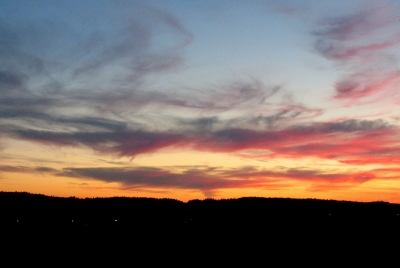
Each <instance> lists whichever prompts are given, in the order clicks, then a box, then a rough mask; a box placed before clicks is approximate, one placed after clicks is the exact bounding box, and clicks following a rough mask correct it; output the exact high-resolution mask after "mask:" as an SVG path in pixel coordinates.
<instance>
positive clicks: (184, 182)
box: [58, 166, 376, 195]
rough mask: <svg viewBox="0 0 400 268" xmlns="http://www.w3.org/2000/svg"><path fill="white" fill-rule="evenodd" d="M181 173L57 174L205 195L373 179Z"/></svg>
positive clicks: (248, 170) (301, 173)
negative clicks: (294, 183) (292, 182)
mask: <svg viewBox="0 0 400 268" xmlns="http://www.w3.org/2000/svg"><path fill="white" fill-rule="evenodd" d="M179 168H180V169H182V168H183V171H182V172H174V171H172V170H169V169H166V168H161V167H157V168H155V167H119V168H65V169H63V171H62V172H61V173H59V174H58V175H59V176H67V177H72V178H81V179H94V180H99V181H103V182H106V183H110V182H117V183H120V184H121V187H122V189H125V190H128V189H132V188H142V187H144V188H146V187H150V188H162V189H165V188H172V189H173V188H175V189H176V188H179V189H190V190H200V191H202V192H203V193H204V194H205V195H209V194H212V193H213V192H215V191H218V190H224V189H231V188H251V187H265V188H269V187H272V188H274V187H278V188H285V187H289V186H290V184H287V185H286V184H282V179H284V180H299V181H309V182H314V183H317V184H318V183H330V184H332V183H333V184H336V183H347V187H352V186H354V185H357V184H361V183H364V182H366V181H369V180H373V179H375V177H376V176H375V175H374V173H373V171H372V172H363V173H351V172H349V173H326V172H321V171H318V170H299V169H289V170H286V171H279V172H278V171H273V170H271V171H268V170H258V169H256V168H255V167H242V168H236V169H223V168H218V167H201V166H194V167H189V166H188V167H182V166H180V167H179Z"/></svg>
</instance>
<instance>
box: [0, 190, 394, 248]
mask: <svg viewBox="0 0 400 268" xmlns="http://www.w3.org/2000/svg"><path fill="white" fill-rule="evenodd" d="M0 204H2V209H1V212H0V213H1V216H0V234H1V236H2V237H8V238H11V239H27V238H34V239H40V238H43V237H45V238H49V237H50V238H51V237H53V238H57V239H60V238H62V239H81V240H82V239H91V238H94V237H99V236H101V237H109V238H115V239H117V240H118V239H122V238H123V239H132V240H134V241H138V240H140V241H142V240H144V239H176V238H177V237H179V239H183V240H184V241H189V240H193V239H197V240H199V239H200V240H203V241H207V240H209V239H215V238H217V237H220V238H221V239H222V238H224V239H225V238H228V237H229V238H230V239H231V240H233V238H235V239H236V238H237V239H242V240H243V239H244V240H246V239H247V240H248V241H254V239H260V240H264V241H278V240H288V241H303V242H304V241H314V242H322V241H338V240H343V239H345V240H346V241H364V240H368V239H378V240H379V239H380V240H382V241H384V240H385V241H387V240H392V239H399V238H400V228H399V227H400V204H391V203H388V202H370V203H364V202H350V201H336V200H317V199H291V198H260V197H243V198H237V199H222V200H214V199H205V200H191V201H188V202H182V201H179V200H174V199H155V198H131V197H112V198H85V199H80V198H75V197H69V198H61V197H53V196H45V195H40V194H30V193H26V192H0Z"/></svg>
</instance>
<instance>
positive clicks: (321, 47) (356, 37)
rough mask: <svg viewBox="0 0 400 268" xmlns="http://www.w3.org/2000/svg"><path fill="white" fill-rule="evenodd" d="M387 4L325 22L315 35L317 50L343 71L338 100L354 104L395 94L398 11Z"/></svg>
mask: <svg viewBox="0 0 400 268" xmlns="http://www.w3.org/2000/svg"><path fill="white" fill-rule="evenodd" d="M399 10H400V7H399V6H397V5H394V4H389V3H387V2H383V3H379V4H378V3H375V2H374V3H372V4H371V5H368V6H367V7H363V8H362V9H361V10H360V11H356V12H354V13H352V14H350V15H345V16H338V17H331V18H325V19H323V20H322V21H321V22H320V23H319V24H318V27H317V29H316V30H314V31H313V32H312V35H313V36H314V38H315V42H314V49H315V51H317V52H318V53H319V54H320V55H321V56H323V57H325V58H327V59H329V60H331V61H332V62H333V63H334V64H335V65H336V66H338V67H339V68H341V69H342V70H343V73H344V76H343V77H342V78H340V79H339V80H338V81H337V83H336V84H335V86H334V88H335V90H336V95H335V96H334V98H336V99H341V100H349V101H352V103H353V104H356V103H357V102H358V101H359V100H361V99H363V98H366V97H371V96H374V95H377V94H379V93H382V92H388V91H392V92H393V91H394V90H395V87H394V83H395V82H396V81H399V79H400V70H399V68H398V65H397V63H396V62H397V58H396V57H395V56H394V53H395V51H396V48H398V46H399V45H400V33H399V32H398V11H399Z"/></svg>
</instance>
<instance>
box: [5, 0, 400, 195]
mask: <svg viewBox="0 0 400 268" xmlns="http://www.w3.org/2000/svg"><path fill="white" fill-rule="evenodd" d="M399 60H400V2H399V1H389V0H386V1H384V0H379V1H373V0H368V1H364V0H359V1H358V0H352V1H348V0H346V1H344V0H343V1H339V0H338V1H316V0H315V1H312V0H299V1H289V0H265V1H262V0H259V1H257V0H254V1H253V0H248V1H244V0H243V1H236V0H229V1H225V0H220V1H215V0H213V1H211V0H202V1H184V0H168V1H167V0H160V1H158V0H149V1H123V0H114V1H103V0H98V1H97V0H96V1H92V0H88V1H77V0H70V1H58V0H49V1H45V0H37V1H27V0H25V1H19V0H3V1H1V2H0V190H1V191H26V192H31V193H40V194H45V195H53V196H64V197H68V196H76V197H82V198H84V197H110V196H132V197H154V198H173V199H178V200H182V201H188V200H192V199H205V198H214V199H226V198H238V197H243V196H257V197H285V198H318V199H336V200H352V201H361V202H369V201H387V202H393V203H400V110H399V109H398V106H399V105H400V90H399V89H400V62H399Z"/></svg>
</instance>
